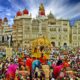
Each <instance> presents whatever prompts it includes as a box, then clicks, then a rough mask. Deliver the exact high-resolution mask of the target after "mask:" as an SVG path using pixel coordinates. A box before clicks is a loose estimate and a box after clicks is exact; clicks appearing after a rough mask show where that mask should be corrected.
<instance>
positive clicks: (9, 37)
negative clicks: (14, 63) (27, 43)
mask: <svg viewBox="0 0 80 80" xmlns="http://www.w3.org/2000/svg"><path fill="white" fill-rule="evenodd" d="M10 44H11V35H8V45H9V48H10Z"/></svg>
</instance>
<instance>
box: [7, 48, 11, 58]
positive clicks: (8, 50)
mask: <svg viewBox="0 0 80 80" xmlns="http://www.w3.org/2000/svg"><path fill="white" fill-rule="evenodd" d="M11 56H12V48H6V57H9V58H10V57H11Z"/></svg>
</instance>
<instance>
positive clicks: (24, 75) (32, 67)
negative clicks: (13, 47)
mask: <svg viewBox="0 0 80 80" xmlns="http://www.w3.org/2000/svg"><path fill="white" fill-rule="evenodd" d="M37 51H38V50H37V48H34V51H33V52H32V53H30V54H29V53H28V52H27V53H28V54H25V53H24V52H18V53H17V54H16V53H14V54H13V55H12V57H7V58H4V59H0V80H80V54H79V53H77V52H76V53H75V54H72V53H71V51H67V50H63V51H62V50H60V49H56V48H53V49H50V50H49V48H48V47H46V48H45V47H44V46H40V48H39V52H37ZM44 51H45V52H44ZM47 51H48V53H50V54H48V53H47ZM33 53H36V54H40V57H35V56H33ZM45 54H47V55H48V56H49V58H47V57H46V56H45Z"/></svg>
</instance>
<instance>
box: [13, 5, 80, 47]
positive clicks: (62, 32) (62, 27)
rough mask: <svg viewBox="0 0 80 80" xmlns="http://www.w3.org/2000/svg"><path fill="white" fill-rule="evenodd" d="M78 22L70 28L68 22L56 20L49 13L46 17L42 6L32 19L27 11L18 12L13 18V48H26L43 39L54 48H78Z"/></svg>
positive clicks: (79, 31) (79, 44)
mask: <svg viewBox="0 0 80 80" xmlns="http://www.w3.org/2000/svg"><path fill="white" fill-rule="evenodd" d="M79 27H80V21H77V22H76V23H75V26H74V27H72V28H71V27H70V23H69V20H63V19H56V18H55V17H54V15H53V14H52V13H51V12H50V13H49V14H48V15H46V12H45V8H44V5H43V4H41V5H40V7H39V13H38V16H37V17H36V18H35V19H34V18H32V15H31V14H30V12H29V11H28V10H27V9H24V10H23V11H20V10H19V11H18V12H17V13H16V16H15V18H14V25H13V32H12V39H13V47H23V48H24V47H27V46H28V45H29V44H30V42H31V41H33V40H35V39H36V38H39V37H41V36H42V37H45V38H47V39H48V40H49V41H50V42H54V43H55V46H57V47H59V46H64V45H67V46H72V47H77V46H80V34H79V33H80V30H79Z"/></svg>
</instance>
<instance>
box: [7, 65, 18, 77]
mask: <svg viewBox="0 0 80 80" xmlns="http://www.w3.org/2000/svg"><path fill="white" fill-rule="evenodd" d="M17 68H18V65H16V64H10V66H9V67H8V70H7V72H6V75H7V76H9V77H10V76H12V77H15V72H16V69H17Z"/></svg>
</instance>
